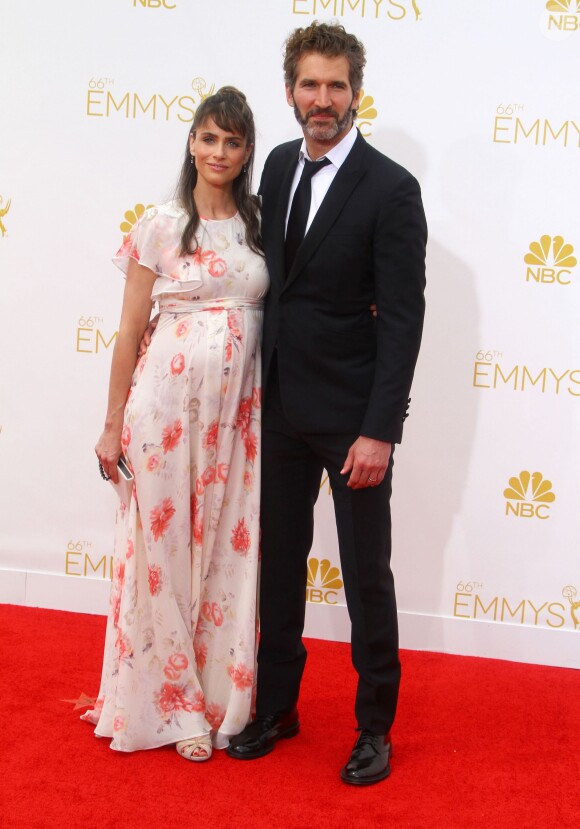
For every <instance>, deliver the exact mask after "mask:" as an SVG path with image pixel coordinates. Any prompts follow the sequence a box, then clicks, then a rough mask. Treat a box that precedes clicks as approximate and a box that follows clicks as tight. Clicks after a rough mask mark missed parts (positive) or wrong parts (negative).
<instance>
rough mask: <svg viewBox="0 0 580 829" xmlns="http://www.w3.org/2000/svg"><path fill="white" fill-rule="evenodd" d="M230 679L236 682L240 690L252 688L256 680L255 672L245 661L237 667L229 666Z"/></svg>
mask: <svg viewBox="0 0 580 829" xmlns="http://www.w3.org/2000/svg"><path fill="white" fill-rule="evenodd" d="M228 674H229V675H230V679H231V680H232V682H233V683H234V685H235V687H236V688H237V689H238V691H243V690H244V689H245V688H251V687H252V683H253V682H254V672H253V671H251V670H250V669H249V668H248V667H247V666H246V665H244V664H243V662H240V664H239V665H236V666H235V667H234V666H233V665H230V666H229V668H228Z"/></svg>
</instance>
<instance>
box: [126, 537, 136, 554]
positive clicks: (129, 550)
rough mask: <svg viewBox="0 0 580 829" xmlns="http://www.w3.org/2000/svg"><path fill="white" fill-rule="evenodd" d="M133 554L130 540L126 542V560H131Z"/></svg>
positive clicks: (133, 550)
mask: <svg viewBox="0 0 580 829" xmlns="http://www.w3.org/2000/svg"><path fill="white" fill-rule="evenodd" d="M134 553H135V548H134V547H133V542H132V541H131V539H129V540H128V541H127V558H128V559H129V558H131V556H132V555H134Z"/></svg>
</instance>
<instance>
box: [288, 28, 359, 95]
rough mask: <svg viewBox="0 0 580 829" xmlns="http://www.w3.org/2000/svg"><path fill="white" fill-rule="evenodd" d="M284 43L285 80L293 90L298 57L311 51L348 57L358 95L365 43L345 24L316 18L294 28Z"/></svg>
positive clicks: (352, 84)
mask: <svg viewBox="0 0 580 829" xmlns="http://www.w3.org/2000/svg"><path fill="white" fill-rule="evenodd" d="M284 46H285V48H284V80H285V81H286V83H287V84H288V85H289V87H290V89H291V90H292V91H293V90H294V85H295V83H296V75H297V74H298V61H299V60H300V58H302V57H303V56H304V55H308V54H311V53H312V52H316V53H318V54H321V55H324V56H325V57H329V58H336V57H341V56H342V57H345V58H346V59H347V60H348V65H349V72H348V77H349V80H350V85H351V87H352V91H353V93H354V94H355V95H356V93H357V92H359V91H360V89H361V87H362V84H363V70H364V67H365V63H366V55H365V47H364V46H363V44H362V43H361V42H360V40H359V39H358V38H357V37H355V36H354V35H351V34H349V33H348V32H347V31H346V30H345V28H344V26H341V25H340V24H338V23H319V22H318V21H317V20H314V21H313V22H312V23H311V24H310V26H307V27H306V28H304V29H295V30H294V31H293V32H292V34H291V35H290V37H289V38H288V40H287V41H286V43H285V44H284Z"/></svg>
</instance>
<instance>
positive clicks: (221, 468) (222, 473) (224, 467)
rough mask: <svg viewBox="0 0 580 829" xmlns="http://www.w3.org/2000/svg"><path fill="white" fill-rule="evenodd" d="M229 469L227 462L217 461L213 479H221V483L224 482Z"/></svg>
mask: <svg viewBox="0 0 580 829" xmlns="http://www.w3.org/2000/svg"><path fill="white" fill-rule="evenodd" d="M229 471H230V465H229V463H218V465H217V466H216V470H215V480H216V482H217V481H222V483H224V484H225V483H226V481H227V480H228V472H229Z"/></svg>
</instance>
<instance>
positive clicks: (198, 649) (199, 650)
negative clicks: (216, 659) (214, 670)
mask: <svg viewBox="0 0 580 829" xmlns="http://www.w3.org/2000/svg"><path fill="white" fill-rule="evenodd" d="M193 649H194V651H195V662H196V664H197V667H198V668H199V670H200V671H203V669H204V668H205V663H206V662H207V645H206V644H204V643H203V642H200V643H199V644H197V645H196V644H194V646H193Z"/></svg>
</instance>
